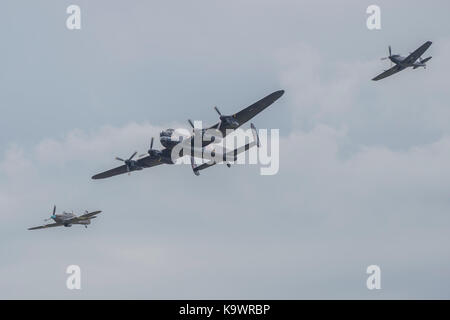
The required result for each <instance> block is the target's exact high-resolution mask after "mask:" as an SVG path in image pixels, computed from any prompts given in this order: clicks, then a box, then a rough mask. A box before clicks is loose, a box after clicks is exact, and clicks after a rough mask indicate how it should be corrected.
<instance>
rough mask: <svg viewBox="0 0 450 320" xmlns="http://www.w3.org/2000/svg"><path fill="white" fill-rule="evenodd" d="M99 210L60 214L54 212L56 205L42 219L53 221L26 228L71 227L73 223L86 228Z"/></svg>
mask: <svg viewBox="0 0 450 320" xmlns="http://www.w3.org/2000/svg"><path fill="white" fill-rule="evenodd" d="M100 212H101V211H94V212H88V211H86V213H85V214H82V215H81V216H77V215H75V214H74V213H73V212H72V213H69V212H63V213H61V214H56V206H54V207H53V214H52V215H51V216H50V218H48V219H45V220H44V221H48V220H53V221H55V223H50V224H45V225H43V226H39V227H33V228H29V229H28V230H37V229H46V228H51V227H60V226H64V227H71V226H72V225H73V224H81V225H84V227H85V228H87V226H88V224H91V220H92V219H95V218H97V214H99V213H100Z"/></svg>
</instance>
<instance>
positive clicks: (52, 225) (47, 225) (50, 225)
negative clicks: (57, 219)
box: [28, 223, 62, 230]
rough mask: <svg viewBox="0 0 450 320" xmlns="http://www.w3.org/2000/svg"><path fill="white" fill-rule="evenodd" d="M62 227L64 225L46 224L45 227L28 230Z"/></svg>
mask: <svg viewBox="0 0 450 320" xmlns="http://www.w3.org/2000/svg"><path fill="white" fill-rule="evenodd" d="M60 226H62V223H50V224H45V225H43V226H39V227H33V228H28V230H37V229H46V228H52V227H60Z"/></svg>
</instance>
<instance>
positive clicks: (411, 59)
mask: <svg viewBox="0 0 450 320" xmlns="http://www.w3.org/2000/svg"><path fill="white" fill-rule="evenodd" d="M431 43H432V42H431V41H427V42H425V43H424V44H423V45H421V46H420V47H419V48H418V49H417V50H416V51H414V52H412V53H410V54H409V56H407V57H402V56H400V55H398V54H392V49H391V46H389V56H388V57H385V58H381V60H386V59H389V60H391V66H392V63H394V64H395V66H393V67H391V68H390V69H388V70H386V71H384V72H383V73H381V74H379V75H377V76H376V77H375V78H373V79H372V80H373V81H378V80H381V79H384V78H386V77H389V76H391V75H393V74H394V73H397V72H399V71H402V70H404V69H406V68H408V67H412V68H413V69H417V68H419V67H423V68H424V69H426V67H427V65H426V64H425V63H426V62H427V61H428V60H430V59H431V57H428V58H425V59H423V60H422V58H421V56H422V55H423V54H424V52H425V51H426V50H427V49H428V48H429V47H430V46H431Z"/></svg>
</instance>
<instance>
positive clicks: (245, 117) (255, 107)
mask: <svg viewBox="0 0 450 320" xmlns="http://www.w3.org/2000/svg"><path fill="white" fill-rule="evenodd" d="M283 94H284V90H278V91H275V92H273V93H271V94H269V95H268V96H266V97H264V98H262V99H261V100H259V101H257V102H255V103H254V104H252V105H251V106H248V107H247V108H245V109H243V110H241V111H239V112H237V113H235V114H233V115H232V117H233V118H234V119H235V120H236V121H237V122H238V123H239V127H240V126H242V125H243V124H244V123H246V122H247V121H249V120H250V119H252V118H253V117H254V116H256V115H257V114H258V113H260V112H261V111H263V110H264V109H266V108H267V107H268V106H270V105H271V104H272V103H274V102H275V101H277V100H278V99H279V98H280V97H281V96H282V95H283ZM219 125H220V122H218V123H216V124H215V125H213V126H211V127H210V128H208V129H217V128H219ZM227 129H231V128H226V127H224V128H220V131H221V132H222V135H223V136H224V137H225V136H226V130H227Z"/></svg>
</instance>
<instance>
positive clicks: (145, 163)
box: [92, 156, 162, 180]
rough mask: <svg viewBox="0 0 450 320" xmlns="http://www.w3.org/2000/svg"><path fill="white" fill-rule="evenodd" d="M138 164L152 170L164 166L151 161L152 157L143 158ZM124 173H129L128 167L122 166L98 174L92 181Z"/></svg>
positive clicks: (153, 160)
mask: <svg viewBox="0 0 450 320" xmlns="http://www.w3.org/2000/svg"><path fill="white" fill-rule="evenodd" d="M137 162H138V165H140V166H142V167H143V168H150V167H154V166H157V165H160V164H162V162H160V161H158V160H157V159H151V158H150V156H146V157H144V158H141V159H139V160H137ZM124 173H128V170H127V166H126V165H121V166H119V167H116V168H113V169H111V170H108V171H104V172H102V173H99V174H96V175H94V176H93V177H92V179H94V180H97V179H105V178H109V177H113V176H117V175H119V174H124Z"/></svg>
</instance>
